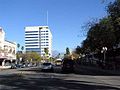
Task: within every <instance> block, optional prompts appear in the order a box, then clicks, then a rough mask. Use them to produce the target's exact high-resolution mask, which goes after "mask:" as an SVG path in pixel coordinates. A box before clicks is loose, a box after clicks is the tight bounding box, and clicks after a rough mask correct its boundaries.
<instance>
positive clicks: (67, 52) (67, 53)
mask: <svg viewBox="0 0 120 90" xmlns="http://www.w3.org/2000/svg"><path fill="white" fill-rule="evenodd" d="M66 55H70V50H69V48H68V47H67V48H66Z"/></svg>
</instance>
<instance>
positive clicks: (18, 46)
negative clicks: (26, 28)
mask: <svg viewBox="0 0 120 90" xmlns="http://www.w3.org/2000/svg"><path fill="white" fill-rule="evenodd" d="M17 48H18V51H19V48H20V44H19V43H18V44H17Z"/></svg>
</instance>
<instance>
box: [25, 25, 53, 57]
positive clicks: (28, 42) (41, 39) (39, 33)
mask: <svg viewBox="0 0 120 90" xmlns="http://www.w3.org/2000/svg"><path fill="white" fill-rule="evenodd" d="M45 48H47V49H48V54H49V57H51V56H52V33H51V31H50V29H49V27H48V26H31V27H25V50H26V51H27V52H28V51H35V52H37V53H39V54H40V55H41V56H44V55H45Z"/></svg>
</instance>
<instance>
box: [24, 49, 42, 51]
mask: <svg viewBox="0 0 120 90" xmlns="http://www.w3.org/2000/svg"><path fill="white" fill-rule="evenodd" d="M26 51H40V48H26Z"/></svg>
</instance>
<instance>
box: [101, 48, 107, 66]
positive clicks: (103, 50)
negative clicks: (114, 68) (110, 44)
mask: <svg viewBox="0 0 120 90" xmlns="http://www.w3.org/2000/svg"><path fill="white" fill-rule="evenodd" d="M106 51H107V47H103V48H102V51H101V52H102V53H103V54H104V59H103V60H104V61H103V62H104V64H105V60H106Z"/></svg>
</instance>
